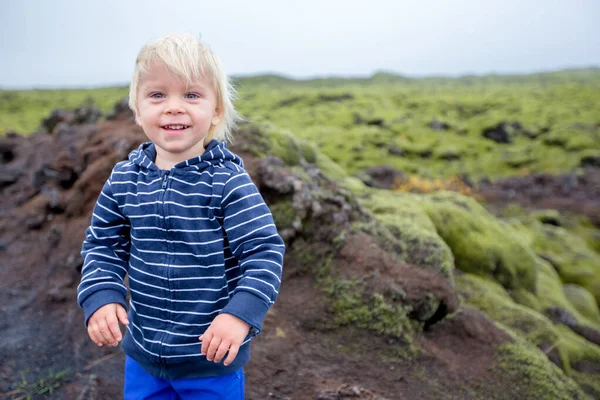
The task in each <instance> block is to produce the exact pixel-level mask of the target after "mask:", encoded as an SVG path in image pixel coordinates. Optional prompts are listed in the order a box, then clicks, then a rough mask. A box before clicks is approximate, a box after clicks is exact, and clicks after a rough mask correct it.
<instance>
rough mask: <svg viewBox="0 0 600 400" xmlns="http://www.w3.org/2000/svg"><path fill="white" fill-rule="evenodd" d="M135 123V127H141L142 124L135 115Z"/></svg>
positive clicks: (138, 116) (137, 115) (138, 115)
mask: <svg viewBox="0 0 600 400" xmlns="http://www.w3.org/2000/svg"><path fill="white" fill-rule="evenodd" d="M135 123H136V125H139V126H142V122H141V121H140V114H135Z"/></svg>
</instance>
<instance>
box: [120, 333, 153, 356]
mask: <svg viewBox="0 0 600 400" xmlns="http://www.w3.org/2000/svg"><path fill="white" fill-rule="evenodd" d="M127 330H128V331H129V333H130V334H131V338H132V339H133V341H134V342H135V343H136V344H137V345H138V346H139V347H141V349H142V350H144V351H145V352H146V353H148V354H152V355H153V356H156V357H159V355H158V354H156V353H153V352H151V351H150V350H148V349H146V348H145V347H144V346H143V345H142V344H140V342H138V341H137V340H135V335H134V334H133V331H132V330H131V328H130V327H129V325H127Z"/></svg>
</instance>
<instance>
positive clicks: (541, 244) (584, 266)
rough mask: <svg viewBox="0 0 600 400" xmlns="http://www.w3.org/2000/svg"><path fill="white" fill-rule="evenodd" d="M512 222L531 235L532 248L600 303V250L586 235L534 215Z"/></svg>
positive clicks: (522, 231) (524, 232)
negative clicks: (582, 236) (542, 220)
mask: <svg viewBox="0 0 600 400" xmlns="http://www.w3.org/2000/svg"><path fill="white" fill-rule="evenodd" d="M513 226H514V227H515V228H517V229H519V230H520V231H521V233H522V234H523V235H525V236H528V238H527V240H528V241H529V243H530V244H531V247H532V248H533V250H534V251H535V252H536V253H537V254H538V255H539V256H540V257H542V258H543V259H545V260H547V261H548V262H550V264H551V265H552V267H554V269H555V270H556V271H557V272H558V275H559V276H560V278H561V280H562V281H563V282H565V283H575V284H577V285H580V286H583V287H584V288H586V289H587V290H588V291H590V292H591V293H592V295H593V296H594V298H595V299H596V302H597V303H599V304H600V254H598V253H596V252H595V251H594V250H593V249H592V248H590V246H589V245H588V243H587V242H586V241H585V240H584V239H583V238H581V237H580V236H578V235H576V234H574V233H572V232H570V231H568V230H567V229H565V228H562V227H559V226H553V225H548V224H542V223H541V222H539V221H538V220H536V219H533V218H529V219H520V221H519V222H513Z"/></svg>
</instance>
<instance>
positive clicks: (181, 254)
mask: <svg viewBox="0 0 600 400" xmlns="http://www.w3.org/2000/svg"><path fill="white" fill-rule="evenodd" d="M134 247H135V249H136V250H137V251H139V252H140V253H153V254H168V255H170V256H192V257H197V258H206V257H212V256H216V255H218V254H223V252H222V251H217V252H215V253H208V254H194V253H171V252H168V251H158V250H142V249H139V248H137V246H135V245H134Z"/></svg>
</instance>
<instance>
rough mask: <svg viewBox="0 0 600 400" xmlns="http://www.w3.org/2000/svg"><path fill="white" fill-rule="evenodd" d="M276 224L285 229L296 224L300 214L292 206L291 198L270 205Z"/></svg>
mask: <svg viewBox="0 0 600 400" xmlns="http://www.w3.org/2000/svg"><path fill="white" fill-rule="evenodd" d="M269 208H270V209H271V213H272V214H273V219H274V220H275V225H277V228H278V229H285V228H289V227H292V226H294V224H295V223H298V222H300V221H296V220H297V218H298V216H297V214H296V211H295V210H294V209H293V208H292V202H291V201H290V200H284V201H278V202H277V203H275V204H271V205H270V206H269Z"/></svg>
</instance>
